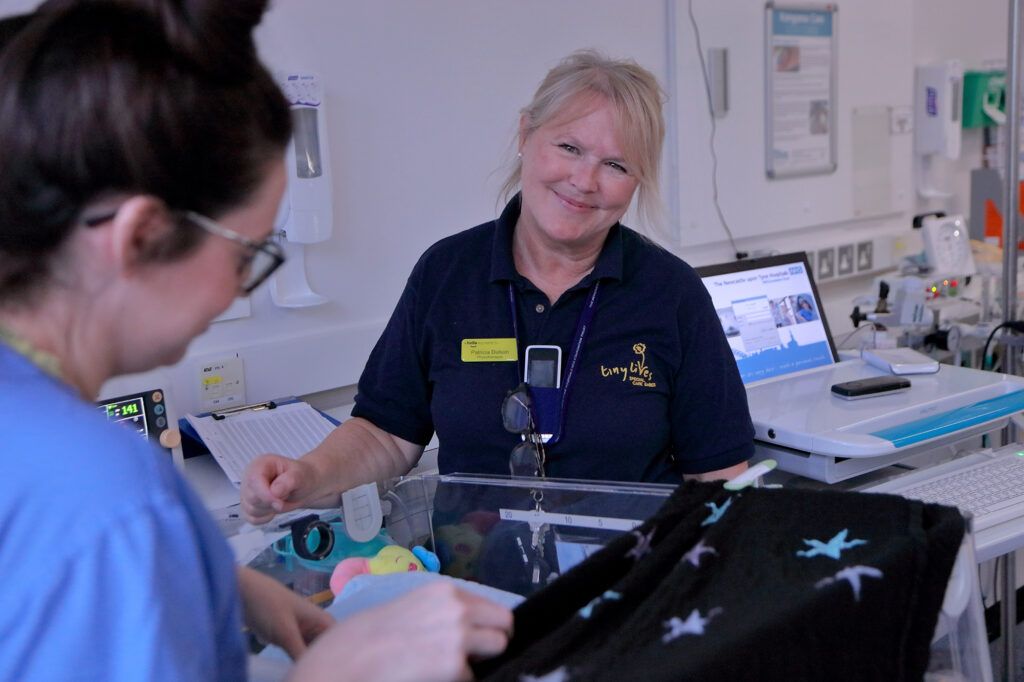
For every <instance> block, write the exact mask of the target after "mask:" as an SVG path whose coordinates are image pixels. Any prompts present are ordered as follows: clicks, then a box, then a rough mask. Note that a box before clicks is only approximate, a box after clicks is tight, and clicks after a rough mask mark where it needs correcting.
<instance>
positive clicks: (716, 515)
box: [700, 497, 732, 526]
mask: <svg viewBox="0 0 1024 682" xmlns="http://www.w3.org/2000/svg"><path fill="white" fill-rule="evenodd" d="M731 504H732V498H731V497H730V498H729V499H728V500H726V501H725V504H723V505H722V506H721V507H719V506H718V505H717V504H715V503H714V502H705V503H704V506H705V507H708V508H709V509H711V514H709V515H708V517H707V518H706V519H704V522H703V523H701V524H700V525H701V526H710V525H711V524H712V523H716V522H717V521H718V520H719V519H720V518H722V514H724V513H725V510H726V509H728V508H729V505H731Z"/></svg>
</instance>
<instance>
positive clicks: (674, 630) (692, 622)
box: [661, 607, 722, 644]
mask: <svg viewBox="0 0 1024 682" xmlns="http://www.w3.org/2000/svg"><path fill="white" fill-rule="evenodd" d="M721 612H722V609H721V608H718V607H715V608H713V609H711V610H710V611H708V615H707V617H706V618H703V617H701V615H700V611H699V610H698V609H694V610H693V611H691V612H690V615H689V616H687V617H686V620H683V619H682V618H679V617H677V616H672V617H671V618H669V619H668V620H666V621H665V623H664V625H665V627H666V628H668V632H666V633H665V634H664V635H662V637H661V641H662V642H664V643H666V644H668V643H669V642H671V641H672V640H674V639H677V638H679V637H682V636H683V635H703V634H704V629H705V628H706V627H707V625H708V623H710V622H711V619H712V618H714V617H715V616H717V615H718V614H720V613H721Z"/></svg>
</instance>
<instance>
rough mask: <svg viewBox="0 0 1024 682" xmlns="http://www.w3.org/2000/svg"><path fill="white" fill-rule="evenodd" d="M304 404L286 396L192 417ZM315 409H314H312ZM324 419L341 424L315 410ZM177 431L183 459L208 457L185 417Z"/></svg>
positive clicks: (197, 434)
mask: <svg viewBox="0 0 1024 682" xmlns="http://www.w3.org/2000/svg"><path fill="white" fill-rule="evenodd" d="M300 402H304V401H302V400H300V399H299V398H297V397H295V396H287V397H284V398H276V399H274V400H267V401H265V402H261V403H252V404H249V405H239V406H236V407H230V408H227V409H225V410H212V411H210V412H200V413H199V414H196V415H193V416H195V417H198V418H203V417H213V418H214V419H216V420H218V421H220V420H221V419H224V418H226V417H230V416H237V415H240V414H244V413H246V412H253V411H260V410H274V409H277V408H278V407H280V406H282V405H291V404H292V403H300ZM313 409H316V408H313ZM316 411H317V412H318V413H319V414H320V415H322V416H323V418H324V419H326V420H327V421H329V422H331V424H333V425H334V426H338V425H339V424H341V422H340V421H338V420H337V419H335V418H334V417H332V416H331V415H329V414H327V413H326V412H324V411H323V410H316ZM178 430H179V431H180V432H181V436H182V443H181V449H182V454H183V457H184V459H189V458H191V457H201V456H203V455H209V454H211V453H210V449H209V448H208V447H206V444H205V443H204V442H203V439H202V437H200V435H199V432H198V431H196V430H195V428H193V426H192V424H190V423H189V421H188V419H187V418H186V417H181V418H180V419H178Z"/></svg>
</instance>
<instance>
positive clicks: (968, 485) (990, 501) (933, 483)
mask: <svg viewBox="0 0 1024 682" xmlns="http://www.w3.org/2000/svg"><path fill="white" fill-rule="evenodd" d="M1021 452H1024V445H1021V444H1020V443H1013V444H1011V445H1007V446H1004V447H1002V448H1000V449H998V450H996V451H994V452H993V451H990V450H986V451H982V452H979V453H975V454H972V455H967V456H966V457H961V458H959V459H955V460H953V461H951V462H945V463H943V464H940V465H938V466H934V467H929V468H927V469H923V470H919V471H915V472H913V473H911V474H907V475H905V476H900V477H899V478H897V479H895V480H892V481H888V482H886V483H883V484H881V485H878V486H874V487H872V488H868V489H867V490H865V492H873V493H890V494H893V495H902V496H903V497H909V498H911V499H915V500H921V501H923V502H934V503H937V504H945V505H950V506H954V507H958V508H959V509H960V511H963V512H970V513H971V514H972V515H973V516H974V530H975V532H977V531H980V530H984V529H986V528H990V527H992V526H995V525H997V524H1000V523H1003V522H1005V521H1010V520H1012V519H1016V518H1024V455H1021V454H1018V453H1021Z"/></svg>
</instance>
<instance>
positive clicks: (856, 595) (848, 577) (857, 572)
mask: <svg viewBox="0 0 1024 682" xmlns="http://www.w3.org/2000/svg"><path fill="white" fill-rule="evenodd" d="M861 576H864V577H867V578H881V577H882V572H881V571H880V570H878V569H877V568H872V567H871V566H847V567H846V568H844V569H843V570H841V571H839V572H837V573H836V574H835V575H834V576H833V577H831V578H822V579H821V580H819V581H818V582H816V583H815V584H814V586H815V587H816V588H818V589H819V590H820V589H821V588H823V587H825V586H826V585H831V584H832V583H835V582H839V581H840V580H845V581H847V582H848V583H850V588H851V589H853V599H854V601H860V579H861Z"/></svg>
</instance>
